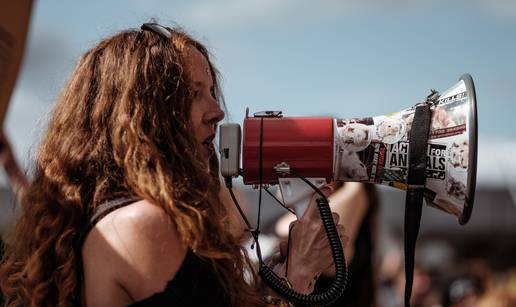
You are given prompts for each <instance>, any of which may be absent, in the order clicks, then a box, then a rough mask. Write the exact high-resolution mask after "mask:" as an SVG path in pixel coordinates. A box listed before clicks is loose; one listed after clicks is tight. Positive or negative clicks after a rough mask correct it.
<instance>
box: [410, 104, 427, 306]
mask: <svg viewBox="0 0 516 307" xmlns="http://www.w3.org/2000/svg"><path fill="white" fill-rule="evenodd" d="M429 97H430V96H429ZM431 115H432V112H431V110H430V101H427V102H425V103H422V104H420V105H418V106H416V111H415V114H414V121H413V123H412V128H411V130H410V134H409V167H408V175H407V195H406V199H405V225H404V232H405V306H406V307H410V297H411V295H412V283H413V280H414V259H415V249H416V241H417V236H418V233H419V225H420V222H421V211H422V207H423V196H424V192H425V183H426V159H427V158H426V156H427V155H426V152H427V147H428V135H429V131H430V120H431Z"/></svg>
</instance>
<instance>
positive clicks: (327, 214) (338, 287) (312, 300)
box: [258, 197, 348, 306]
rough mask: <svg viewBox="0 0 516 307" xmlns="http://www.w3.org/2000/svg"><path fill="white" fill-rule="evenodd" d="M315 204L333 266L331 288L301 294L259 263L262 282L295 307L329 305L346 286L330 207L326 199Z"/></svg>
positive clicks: (340, 252)
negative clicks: (333, 276)
mask: <svg viewBox="0 0 516 307" xmlns="http://www.w3.org/2000/svg"><path fill="white" fill-rule="evenodd" d="M316 202H317V207H318V209H319V214H320V215H321V221H322V224H323V226H324V230H325V231H326V236H327V237H328V241H329V245H330V248H331V253H332V256H333V262H334V264H335V280H334V281H333V283H332V285H331V287H330V288H329V289H328V290H327V291H325V292H324V293H320V294H302V293H300V292H297V291H295V290H294V289H291V288H290V287H289V286H288V285H287V284H286V283H285V282H284V281H283V279H282V278H281V277H279V276H278V275H277V274H276V273H274V272H273V271H272V270H271V269H270V268H269V267H268V266H267V265H265V264H263V263H261V264H260V269H259V272H258V274H259V275H260V277H261V278H262V279H263V281H265V283H266V284H267V285H268V286H269V287H271V289H273V290H274V291H276V292H277V293H278V294H280V295H281V296H283V297H284V298H286V299H287V300H289V301H290V302H292V303H294V304H296V305H307V306H326V305H329V304H331V303H333V302H335V301H336V300H338V299H339V298H340V297H341V296H342V294H343V293H344V290H345V289H346V284H347V275H348V272H347V268H346V259H345V257H344V251H343V249H342V243H341V241H340V237H339V233H338V231H337V226H336V225H335V222H334V221H333V216H332V212H331V209H330V205H329V203H328V200H327V199H326V197H324V198H323V197H321V198H318V199H317V200H316Z"/></svg>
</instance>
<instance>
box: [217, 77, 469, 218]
mask: <svg viewBox="0 0 516 307" xmlns="http://www.w3.org/2000/svg"><path fill="white" fill-rule="evenodd" d="M429 99H430V100H431V101H432V102H433V103H432V105H431V113H432V117H431V126H430V133H429V140H428V148H427V153H426V155H427V161H426V162H427V163H426V174H427V180H426V184H425V199H426V200H427V204H429V205H431V206H433V207H436V208H438V209H440V210H442V211H445V212H447V213H449V214H453V215H455V216H456V217H457V218H458V220H459V223H460V224H465V223H467V222H468V220H469V218H470V216H471V211H472V208H473V201H474V195H475V182H476V164H477V115H476V97H475V88H474V84H473V80H472V78H471V76H470V75H468V74H465V75H463V76H462V77H461V78H460V79H459V81H458V82H457V83H456V84H455V85H454V86H452V87H451V88H450V89H448V90H447V91H445V92H443V93H442V94H441V95H440V96H439V95H438V94H437V92H432V93H431V95H429ZM414 112H415V107H411V108H408V109H405V110H402V111H400V112H395V113H391V114H388V115H381V116H375V117H364V118H352V119H341V118H329V117H283V115H282V113H281V112H277V111H276V112H275V111H266V112H260V113H255V114H254V116H248V115H246V118H245V119H244V125H243V146H242V158H243V163H242V170H241V174H242V176H243V180H244V184H258V183H260V182H261V183H262V184H277V183H280V187H281V188H282V194H283V198H284V201H285V202H286V203H287V204H288V205H292V203H295V202H296V199H299V198H300V197H303V195H299V193H296V192H295V191H294V190H295V188H294V187H295V185H292V184H291V185H290V189H291V191H286V189H288V186H287V184H285V183H292V182H293V181H295V180H296V178H294V176H292V175H291V174H289V173H288V172H286V171H283V172H282V171H281V170H282V168H283V169H285V168H287V169H288V168H292V169H295V170H296V172H297V173H298V174H301V175H302V176H303V177H306V178H309V179H310V180H312V181H313V183H314V184H318V185H320V184H321V183H324V182H325V181H332V180H336V181H360V182H372V183H377V184H383V185H388V186H392V187H395V188H398V189H406V188H407V182H406V181H407V170H408V153H409V137H410V133H411V130H412V122H413V119H414ZM235 128H237V127H236V126H235V124H229V125H228V124H225V125H222V127H221V129H220V131H221V133H220V137H221V138H220V142H221V144H220V150H221V171H222V173H223V176H224V175H226V176H227V175H230V176H236V175H238V174H239V169H238V165H239V160H235V159H238V157H239V153H240V148H239V147H240V145H239V142H237V143H235V142H236V138H238V139H239V138H240V134H239V132H238V133H237V132H234V131H235V130H234V129H235ZM238 130H239V128H238ZM237 134H238V135H237ZM232 142H233V144H231V145H228V143H232ZM230 156H231V157H230ZM292 189H294V190H292ZM301 194H302V193H301ZM288 195H291V197H290V198H289V196H288Z"/></svg>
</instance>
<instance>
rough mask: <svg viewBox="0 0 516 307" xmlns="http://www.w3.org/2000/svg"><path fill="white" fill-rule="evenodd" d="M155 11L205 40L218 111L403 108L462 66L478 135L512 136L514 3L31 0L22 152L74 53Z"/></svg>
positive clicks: (14, 104)
mask: <svg viewBox="0 0 516 307" xmlns="http://www.w3.org/2000/svg"><path fill="white" fill-rule="evenodd" d="M151 18H156V19H157V21H159V22H160V23H162V24H168V25H174V24H175V25H179V26H181V27H183V28H184V29H185V30H187V32H189V33H191V34H193V36H194V37H196V38H198V39H200V40H201V41H203V42H204V43H206V44H207V46H208V47H209V49H210V50H211V52H212V53H213V56H214V58H215V62H216V63H217V66H218V68H219V70H220V71H221V72H222V75H223V87H224V92H225V96H226V102H227V105H228V111H229V112H228V113H229V114H228V118H229V119H230V120H231V121H237V122H241V120H242V118H243V116H244V112H245V108H246V107H247V106H248V107H250V109H251V112H254V111H259V110H265V109H275V110H276V109H279V110H283V111H284V113H285V114H286V115H288V116H317V115H331V116H337V117H343V118H348V117H356V116H372V115H379V114H385V113H389V112H392V111H398V110H401V109H404V108H407V107H409V106H411V105H413V104H415V103H416V102H418V101H419V100H421V99H423V98H424V97H425V96H426V95H427V93H428V91H429V89H430V88H436V89H438V90H440V91H444V90H446V89H447V88H448V87H450V86H451V85H453V84H454V83H455V82H456V80H457V79H458V78H459V77H460V75H461V74H462V73H465V72H467V73H470V74H471V75H472V76H473V79H474V81H475V84H476V88H477V100H478V109H479V131H480V139H481V141H487V142H489V141H490V140H506V139H511V140H513V141H515V140H516V133H515V131H516V129H515V128H514V125H512V124H511V123H512V122H513V119H514V116H515V115H516V103H515V98H514V89H515V88H516V76H515V72H516V60H515V55H516V2H514V1H511V0H503V1H502V0H500V1H479V0H471V1H465V0H464V1H431V2H430V1H408V0H407V1H405V0H394V1H380V0H369V1H359V0H349V1H337V0H332V1H304V0H302V1H297V0H277V1H275V0H262V1H260V0H240V1H238V0H222V1H165V0H153V1H151V0H147V1H136V0H126V1H109V2H108V1H55V0H46V1H36V3H35V7H34V10H33V16H32V23H31V32H30V36H29V40H28V45H27V50H26V56H25V62H24V65H23V68H22V71H21V74H20V76H19V80H18V85H17V88H16V91H15V93H14V95H13V99H12V101H11V105H10V110H9V114H8V117H7V123H6V124H7V131H8V134H9V136H10V137H11V140H12V142H13V144H14V147H15V150H16V152H17V154H18V156H19V157H20V159H22V160H24V159H25V160H26V159H27V157H28V154H27V153H28V152H29V150H30V149H31V148H32V149H33V147H34V144H35V142H36V141H37V139H38V136H39V135H40V134H41V131H42V130H43V129H44V126H45V122H46V118H47V115H48V113H49V112H50V110H51V106H52V104H53V102H54V100H55V98H56V96H57V95H58V93H59V90H60V88H61V87H62V85H63V83H64V82H65V80H66V78H67V77H68V75H69V74H70V72H71V70H72V69H73V67H74V65H75V63H76V61H77V59H78V57H79V56H80V55H81V54H82V53H83V52H84V51H86V50H87V49H89V48H90V47H92V46H94V45H95V44H96V43H97V42H98V41H99V40H100V39H101V38H103V37H105V36H108V35H111V34H113V33H116V32H117V31H119V30H122V29H126V28H138V27H139V26H140V25H141V24H142V23H143V22H146V21H148V20H150V19H151Z"/></svg>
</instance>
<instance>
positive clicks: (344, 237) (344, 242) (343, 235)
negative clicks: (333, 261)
mask: <svg viewBox="0 0 516 307" xmlns="http://www.w3.org/2000/svg"><path fill="white" fill-rule="evenodd" d="M337 232H338V233H339V237H340V241H341V242H342V245H343V246H344V247H345V246H347V245H348V243H349V236H347V235H346V230H345V228H344V226H343V225H337Z"/></svg>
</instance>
